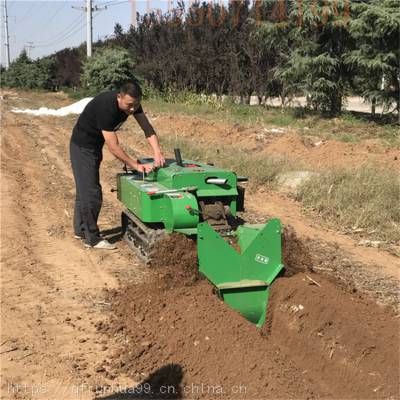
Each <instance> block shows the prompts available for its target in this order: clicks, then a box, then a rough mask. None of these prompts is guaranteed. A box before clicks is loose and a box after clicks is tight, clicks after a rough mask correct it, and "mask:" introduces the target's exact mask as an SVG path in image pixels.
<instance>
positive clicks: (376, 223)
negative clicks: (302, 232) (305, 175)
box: [297, 166, 400, 244]
mask: <svg viewBox="0 0 400 400" xmlns="http://www.w3.org/2000/svg"><path fill="white" fill-rule="evenodd" d="M297 198H298V200H300V201H301V202H302V203H303V204H304V205H305V206H306V207H307V208H309V209H312V210H313V211H316V212H318V213H319V214H320V215H321V216H322V217H323V218H324V219H326V220H327V221H328V222H329V223H331V224H333V225H334V226H335V227H336V228H338V229H340V230H344V231H350V232H358V233H362V234H363V236H367V237H371V238H374V239H379V240H384V241H387V242H392V243H394V244H396V243H398V242H399V241H400V206H399V205H400V179H399V175H398V173H396V172H394V171H389V170H383V169H377V168H376V167H373V166H361V167H359V168H357V169H353V170H336V171H330V172H326V173H322V174H321V175H318V176H314V177H312V178H311V179H309V180H308V181H306V182H304V183H303V185H302V186H301V187H300V189H299V192H298V196H297Z"/></svg>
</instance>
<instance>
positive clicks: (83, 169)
mask: <svg viewBox="0 0 400 400" xmlns="http://www.w3.org/2000/svg"><path fill="white" fill-rule="evenodd" d="M141 97H142V92H141V89H140V87H139V85H137V84H136V83H134V82H127V83H125V84H124V85H123V86H122V87H121V89H120V90H119V92H118V91H111V92H105V93H101V94H99V95H98V96H96V97H95V98H94V99H92V100H91V101H90V102H89V103H88V104H87V106H86V107H85V109H84V110H83V112H82V114H81V115H80V116H79V118H78V121H77V122H76V124H75V126H74V129H73V131H72V137H71V143H70V156H71V165H72V171H73V174H74V179H75V185H76V200H75V209H74V232H75V237H76V238H77V239H83V240H84V241H85V246H86V247H93V248H97V249H108V250H112V249H115V248H116V247H115V245H114V244H111V243H110V242H108V241H107V240H105V239H102V238H101V236H100V231H99V228H98V226H97V219H98V217H99V213H100V209H101V203H102V191H101V185H100V176H99V169H100V163H101V160H102V158H103V155H102V148H103V145H104V143H106V144H107V147H108V149H109V150H110V152H111V153H112V154H113V155H114V156H115V157H117V158H118V159H119V160H121V161H122V162H123V163H124V164H126V165H127V166H128V167H129V168H133V169H136V170H137V171H140V172H149V171H150V170H151V169H152V168H153V166H152V165H150V164H140V162H139V161H138V160H137V159H134V158H132V157H130V156H129V155H128V154H126V153H125V152H124V150H123V149H122V148H121V146H120V145H119V142H118V136H117V133H116V131H117V130H118V129H119V128H120V127H121V125H122V124H123V123H124V122H125V120H126V119H127V118H128V116H129V115H133V116H134V117H135V119H136V121H137V123H138V124H139V125H140V127H141V128H142V130H143V132H144V134H145V136H146V137H147V140H148V142H149V144H150V146H151V148H152V150H153V153H154V167H162V166H163V165H164V162H165V160H164V157H163V154H162V152H161V149H160V145H159V143H158V138H157V135H156V132H155V131H154V129H153V127H152V126H151V124H150V122H149V120H148V119H147V117H146V115H145V114H144V112H143V109H142V106H141V104H140V100H141Z"/></svg>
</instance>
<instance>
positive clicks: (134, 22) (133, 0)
mask: <svg viewBox="0 0 400 400" xmlns="http://www.w3.org/2000/svg"><path fill="white" fill-rule="evenodd" d="M131 26H132V28H133V29H136V28H137V15H136V0H131Z"/></svg>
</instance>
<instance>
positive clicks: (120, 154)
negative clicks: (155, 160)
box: [102, 131, 152, 172]
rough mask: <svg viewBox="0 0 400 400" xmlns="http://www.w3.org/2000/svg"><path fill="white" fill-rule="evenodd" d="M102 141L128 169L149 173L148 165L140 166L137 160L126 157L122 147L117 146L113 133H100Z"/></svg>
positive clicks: (117, 142)
mask: <svg viewBox="0 0 400 400" xmlns="http://www.w3.org/2000/svg"><path fill="white" fill-rule="evenodd" d="M102 133H103V136H104V140H105V142H106V144H107V147H108V149H109V150H110V152H111V154H113V155H114V156H115V157H117V158H118V159H119V160H120V161H122V162H123V163H124V164H126V165H127V166H128V167H130V168H133V169H136V170H137V171H140V172H149V171H151V169H152V166H151V165H150V164H140V163H139V161H138V160H135V159H134V158H132V157H130V156H128V154H126V153H125V151H124V150H123V149H122V147H121V146H120V145H119V141H118V136H117V134H116V133H115V132H108V131H102Z"/></svg>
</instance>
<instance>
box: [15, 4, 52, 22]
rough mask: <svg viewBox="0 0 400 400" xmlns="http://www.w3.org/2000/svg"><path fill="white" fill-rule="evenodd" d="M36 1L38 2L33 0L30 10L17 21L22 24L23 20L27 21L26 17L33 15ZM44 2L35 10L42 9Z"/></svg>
mask: <svg viewBox="0 0 400 400" xmlns="http://www.w3.org/2000/svg"><path fill="white" fill-rule="evenodd" d="M35 3H36V2H33V4H32V5H31V6H30V8H29V9H28V11H27V12H26V14H25V15H24V16H23V17H22V18H21V19H20V20H19V21H17V23H18V24H20V23H21V22H23V21H25V19H26V18H28V17H31V16H32V13H31V10H32V8H33V7H34V6H35ZM44 4H45V2H44V1H43V2H41V4H40V5H39V6H38V7H37V8H35V10H34V11H37V10H40V9H41V8H42V7H43V5H44Z"/></svg>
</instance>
